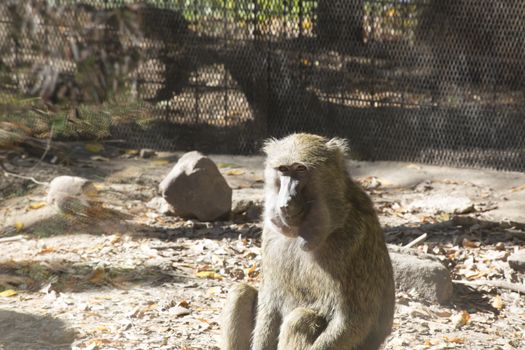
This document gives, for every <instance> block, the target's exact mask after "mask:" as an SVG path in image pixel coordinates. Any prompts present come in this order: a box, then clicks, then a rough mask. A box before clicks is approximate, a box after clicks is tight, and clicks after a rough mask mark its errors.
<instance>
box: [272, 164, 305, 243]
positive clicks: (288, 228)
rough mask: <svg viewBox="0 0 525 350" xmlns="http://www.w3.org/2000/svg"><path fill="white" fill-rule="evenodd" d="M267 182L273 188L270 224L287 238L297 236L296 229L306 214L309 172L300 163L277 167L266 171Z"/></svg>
mask: <svg viewBox="0 0 525 350" xmlns="http://www.w3.org/2000/svg"><path fill="white" fill-rule="evenodd" d="M267 170H268V171H269V172H270V174H268V173H267V175H269V176H268V177H269V178H268V179H267V180H270V181H271V182H270V184H272V186H273V192H274V200H273V203H272V204H273V208H271V209H272V212H273V213H272V214H273V216H274V217H273V218H272V222H273V223H274V224H275V225H276V226H277V227H278V228H280V229H282V230H283V233H284V234H286V235H288V236H293V237H296V236H297V234H298V233H297V229H296V228H297V227H298V226H299V224H300V223H301V222H302V221H303V218H304V216H305V215H306V214H307V212H308V204H307V198H306V197H307V196H306V193H305V192H306V185H307V183H308V180H309V179H310V177H311V173H310V170H309V169H308V168H307V167H306V166H305V165H304V164H301V163H293V164H285V165H279V166H277V167H275V168H270V169H267Z"/></svg>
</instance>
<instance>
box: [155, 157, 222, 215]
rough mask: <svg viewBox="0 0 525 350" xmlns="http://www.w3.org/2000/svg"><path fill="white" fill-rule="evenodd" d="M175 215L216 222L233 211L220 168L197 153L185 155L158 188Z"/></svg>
mask: <svg viewBox="0 0 525 350" xmlns="http://www.w3.org/2000/svg"><path fill="white" fill-rule="evenodd" d="M159 190H160V192H161V194H162V197H163V198H164V199H165V200H166V201H167V202H168V203H169V204H171V205H172V207H173V209H174V212H175V214H176V215H178V216H181V217H185V218H191V217H196V218H197V219H199V220H200V221H213V220H216V219H218V218H220V217H223V216H225V215H226V214H228V213H229V212H230V210H231V205H232V189H231V188H230V187H229V186H228V184H227V182H226V180H225V179H224V177H223V176H222V175H221V173H220V172H219V169H218V168H217V165H215V163H214V162H213V161H212V160H211V159H209V158H208V157H205V156H203V155H202V154H200V153H199V152H197V151H193V152H189V153H186V154H184V155H183V156H182V157H181V158H180V159H179V161H178V162H177V164H175V166H174V167H173V169H172V170H171V171H170V173H169V174H168V175H167V176H166V177H165V178H164V180H162V182H161V183H160V185H159Z"/></svg>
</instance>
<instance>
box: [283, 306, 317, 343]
mask: <svg viewBox="0 0 525 350" xmlns="http://www.w3.org/2000/svg"><path fill="white" fill-rule="evenodd" d="M325 328H326V321H325V319H324V318H323V317H321V316H319V315H318V314H317V313H316V312H315V311H313V310H310V309H306V308H302V307H299V308H296V309H294V310H293V311H292V312H291V313H290V314H289V315H287V316H286V317H285V318H284V320H283V324H282V325H281V331H280V333H279V347H278V350H298V349H301V350H307V349H310V347H311V346H312V344H313V343H314V342H315V340H316V339H317V337H318V336H319V334H321V332H322V331H323V330H324V329H325Z"/></svg>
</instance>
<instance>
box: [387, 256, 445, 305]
mask: <svg viewBox="0 0 525 350" xmlns="http://www.w3.org/2000/svg"><path fill="white" fill-rule="evenodd" d="M389 250H390V258H391V259H392V267H393V268H394V280H395V283H396V290H400V291H404V292H411V293H413V292H415V294H416V297H417V298H418V299H419V300H420V301H426V302H429V303H436V302H437V303H440V304H446V303H447V302H449V301H450V299H451V298H452V291H453V287H452V279H451V278H450V273H449V271H448V269H447V268H446V267H445V266H444V265H443V264H442V263H441V262H440V261H439V259H437V258H436V257H434V256H431V255H428V254H422V253H419V252H417V251H413V250H411V249H403V248H399V247H392V246H390V247H389Z"/></svg>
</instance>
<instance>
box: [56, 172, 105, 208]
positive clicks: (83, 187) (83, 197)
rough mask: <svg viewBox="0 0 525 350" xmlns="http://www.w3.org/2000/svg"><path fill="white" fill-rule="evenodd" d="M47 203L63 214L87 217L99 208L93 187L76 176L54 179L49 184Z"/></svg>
mask: <svg viewBox="0 0 525 350" xmlns="http://www.w3.org/2000/svg"><path fill="white" fill-rule="evenodd" d="M47 202H48V203H49V204H51V205H54V206H55V207H56V208H57V209H58V210H59V211H60V212H62V213H65V214H74V215H83V216H89V215H90V213H93V212H95V211H96V210H98V209H99V208H100V201H99V197H98V191H97V189H96V187H95V185H94V184H93V183H92V182H91V181H89V180H87V179H84V178H82V177H77V176H58V177H55V178H54V179H53V180H52V181H51V182H50V183H49V190H48V193H47Z"/></svg>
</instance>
